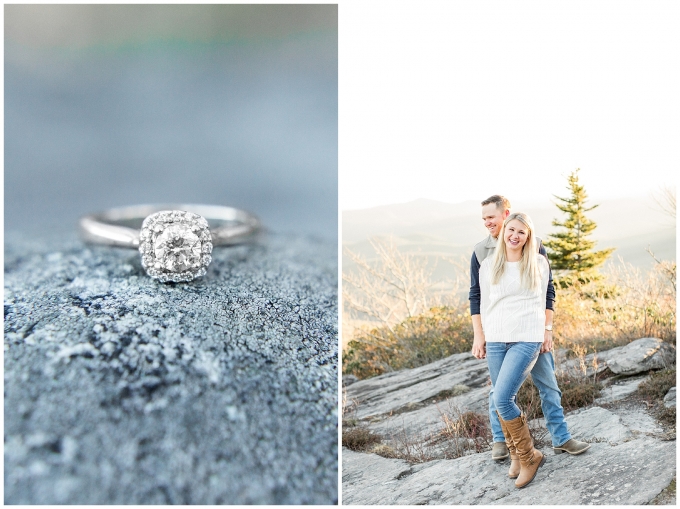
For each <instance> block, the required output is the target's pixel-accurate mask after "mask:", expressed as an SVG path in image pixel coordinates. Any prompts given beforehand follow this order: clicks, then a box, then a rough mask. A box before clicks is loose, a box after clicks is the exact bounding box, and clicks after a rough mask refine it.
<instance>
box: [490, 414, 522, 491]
mask: <svg viewBox="0 0 680 509" xmlns="http://www.w3.org/2000/svg"><path fill="white" fill-rule="evenodd" d="M496 413H497V414H498V410H496ZM498 420H499V421H501V429H502V430H503V435H505V445H507V446H508V451H510V470H508V477H509V478H510V479H517V476H518V475H519V471H520V466H519V456H517V449H515V442H513V441H512V437H511V436H510V431H508V427H507V426H506V425H505V421H504V420H503V419H501V415H500V414H498Z"/></svg>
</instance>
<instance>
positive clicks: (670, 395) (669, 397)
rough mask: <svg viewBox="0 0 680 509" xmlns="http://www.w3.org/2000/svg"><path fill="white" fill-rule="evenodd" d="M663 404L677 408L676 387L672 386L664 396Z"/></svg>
mask: <svg viewBox="0 0 680 509" xmlns="http://www.w3.org/2000/svg"><path fill="white" fill-rule="evenodd" d="M663 406H665V407H666V408H675V387H671V388H670V390H669V391H668V392H667V393H666V395H665V396H664V397H663Z"/></svg>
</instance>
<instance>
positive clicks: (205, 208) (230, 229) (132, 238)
mask: <svg viewBox="0 0 680 509" xmlns="http://www.w3.org/2000/svg"><path fill="white" fill-rule="evenodd" d="M172 210H181V211H185V212H193V213H194V214H198V215H200V216H202V217H204V218H205V219H206V220H208V221H209V222H215V223H216V225H211V227H210V235H211V237H212V243H213V244H214V245H215V246H229V245H233V244H238V243H241V242H243V241H244V240H246V239H248V238H249V237H251V236H252V235H253V234H255V233H256V232H257V231H258V230H259V229H260V221H259V220H258V219H257V218H256V217H255V216H253V215H251V214H249V213H248V212H245V211H243V210H240V209H236V208H233V207H224V206H220V205H184V204H179V205H178V204H169V205H135V206H131V207H118V208H114V209H109V210H106V211H104V212H99V213H96V214H89V215H86V216H83V217H82V218H80V222H79V224H80V231H81V234H82V237H83V239H84V240H85V241H87V242H91V243H93V244H103V245H105V246H116V247H127V248H133V249H136V248H138V247H139V234H140V228H141V221H143V220H144V219H145V218H146V217H148V216H150V215H151V214H153V213H155V212H161V211H172ZM134 222H139V226H138V227H136V228H135V227H133V226H130V225H129V224H126V223H134Z"/></svg>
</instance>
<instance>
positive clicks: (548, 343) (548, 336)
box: [540, 330, 553, 353]
mask: <svg viewBox="0 0 680 509" xmlns="http://www.w3.org/2000/svg"><path fill="white" fill-rule="evenodd" d="M543 338H544V339H543V344H542V345H541V351H540V353H546V352H550V351H551V350H552V348H553V338H552V331H551V330H547V331H545V334H544V335H543Z"/></svg>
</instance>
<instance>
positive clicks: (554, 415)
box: [486, 343, 571, 447]
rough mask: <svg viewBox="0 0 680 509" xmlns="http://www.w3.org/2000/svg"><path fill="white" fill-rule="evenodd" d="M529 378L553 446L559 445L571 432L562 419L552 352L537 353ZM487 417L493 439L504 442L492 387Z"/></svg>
mask: <svg viewBox="0 0 680 509" xmlns="http://www.w3.org/2000/svg"><path fill="white" fill-rule="evenodd" d="M491 344H492V343H487V344H486V349H487V354H486V355H487V358H488V356H489V345H491ZM497 344H504V343H497ZM489 369H490V368H489ZM531 378H532V380H533V381H534V385H535V386H536V387H537V388H538V393H539V395H540V396H541V408H542V409H543V416H544V417H545V425H546V427H547V428H548V431H549V432H550V437H551V439H552V444H553V447H559V446H560V445H563V444H565V443H566V442H567V441H569V440H570V439H571V434H570V433H569V431H568V430H567V423H566V421H565V420H564V410H563V409H562V404H561V402H562V391H560V388H559V387H558V386H557V379H556V378H555V361H554V360H553V356H552V353H550V352H546V353H542V354H539V356H538V359H537V360H536V364H534V367H533V368H532V369H531ZM492 383H493V378H492ZM489 419H490V420H491V432H492V434H493V441H494V442H504V441H505V437H504V436H503V430H502V429H501V423H500V422H499V421H498V415H497V414H496V405H495V403H494V388H493V387H492V388H491V391H490V392H489Z"/></svg>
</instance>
